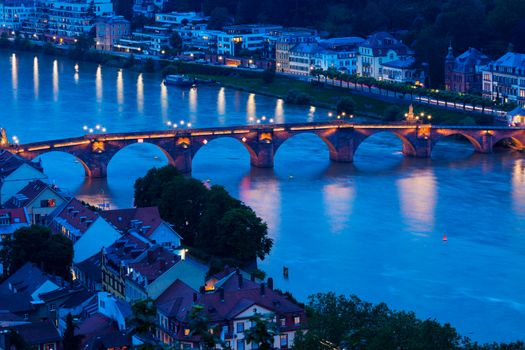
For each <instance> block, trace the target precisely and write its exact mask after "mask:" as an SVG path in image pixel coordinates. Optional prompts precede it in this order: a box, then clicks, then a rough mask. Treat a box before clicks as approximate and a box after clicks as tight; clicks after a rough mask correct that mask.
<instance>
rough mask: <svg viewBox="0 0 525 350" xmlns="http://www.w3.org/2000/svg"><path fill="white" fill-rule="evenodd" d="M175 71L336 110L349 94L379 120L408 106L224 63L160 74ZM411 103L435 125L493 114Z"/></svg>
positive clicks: (486, 121) (175, 66)
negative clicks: (293, 94)
mask: <svg viewBox="0 0 525 350" xmlns="http://www.w3.org/2000/svg"><path fill="white" fill-rule="evenodd" d="M174 73H181V74H187V75H190V76H193V77H195V78H197V79H204V80H213V81H215V82H217V83H218V84H220V85H222V86H225V87H230V88H233V89H237V90H241V91H246V92H250V93H255V94H258V95H265V96H270V97H275V98H280V99H283V100H286V97H287V95H288V93H289V92H290V91H291V90H295V91H298V92H300V93H302V94H304V95H307V96H308V97H309V100H310V103H309V105H311V106H314V107H321V108H327V109H332V110H336V107H337V103H338V101H339V100H341V99H342V98H347V97H350V98H351V99H352V100H353V101H354V104H355V113H354V114H355V115H359V116H362V117H367V118H374V119H378V120H387V119H388V117H387V113H386V112H387V110H388V109H389V108H391V106H392V105H396V106H398V107H399V109H400V111H401V114H400V115H399V116H398V117H402V115H403V114H404V112H405V111H407V110H408V107H409V105H410V101H409V100H407V99H401V98H400V97H392V96H390V97H386V96H376V97H371V96H370V95H367V94H365V93H361V92H360V91H357V90H350V89H348V88H343V87H337V86H331V85H324V86H323V85H321V86H318V85H313V84H311V83H310V82H307V81H302V80H296V79H292V78H288V77H285V76H281V75H276V76H275V77H274V78H273V79H272V81H271V82H265V81H264V79H263V73H262V72H260V71H247V70H235V69H231V68H226V67H223V66H206V65H198V64H194V63H186V62H175V63H172V64H170V65H168V66H166V67H165V68H164V69H163V74H174ZM414 106H415V111H416V113H421V112H423V113H425V114H426V115H429V114H430V115H432V122H433V123H435V124H443V125H444V124H448V125H492V123H493V117H492V116H490V115H483V114H479V113H470V112H468V111H465V112H462V111H457V110H451V109H447V108H440V107H435V106H429V105H420V104H416V103H415V102H414Z"/></svg>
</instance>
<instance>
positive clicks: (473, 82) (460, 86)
mask: <svg viewBox="0 0 525 350" xmlns="http://www.w3.org/2000/svg"><path fill="white" fill-rule="evenodd" d="M489 63H490V58H489V57H488V56H486V55H484V54H483V53H482V52H481V51H479V50H476V49H474V48H472V47H471V48H469V49H468V50H467V51H465V52H463V53H462V54H461V55H459V56H458V57H454V53H453V50H452V47H449V48H448V55H447V57H446V58H445V88H446V89H447V90H449V91H455V92H462V93H480V92H481V90H482V86H481V85H482V84H481V81H482V74H481V71H482V69H483V68H485V66H486V65H487V64H489Z"/></svg>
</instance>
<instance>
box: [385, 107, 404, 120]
mask: <svg viewBox="0 0 525 350" xmlns="http://www.w3.org/2000/svg"><path fill="white" fill-rule="evenodd" d="M384 118H385V120H386V121H391V122H393V121H397V120H401V119H402V118H403V112H402V111H401V108H399V106H398V105H391V106H388V107H387V108H385V112H384Z"/></svg>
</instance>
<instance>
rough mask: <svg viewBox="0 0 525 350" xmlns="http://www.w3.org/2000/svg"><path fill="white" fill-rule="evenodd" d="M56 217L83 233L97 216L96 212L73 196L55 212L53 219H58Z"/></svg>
mask: <svg viewBox="0 0 525 350" xmlns="http://www.w3.org/2000/svg"><path fill="white" fill-rule="evenodd" d="M57 218H60V219H62V220H64V221H66V222H67V223H68V224H69V225H71V226H72V227H74V228H76V229H77V230H79V231H80V233H82V234H84V233H86V231H87V229H88V228H89V226H90V225H91V223H93V222H94V221H95V220H96V219H97V218H98V214H97V213H95V212H94V211H92V210H91V209H89V208H87V207H86V206H85V205H84V204H82V202H81V201H79V200H78V199H76V198H73V199H71V200H70V201H69V202H68V203H67V204H64V205H62V206H61V207H60V208H59V211H58V213H55V219H54V220H55V221H58V220H57ZM55 229H56V228H55Z"/></svg>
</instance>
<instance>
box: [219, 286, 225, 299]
mask: <svg viewBox="0 0 525 350" xmlns="http://www.w3.org/2000/svg"><path fill="white" fill-rule="evenodd" d="M219 296H220V298H221V303H224V288H222V287H221V288H219Z"/></svg>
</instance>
